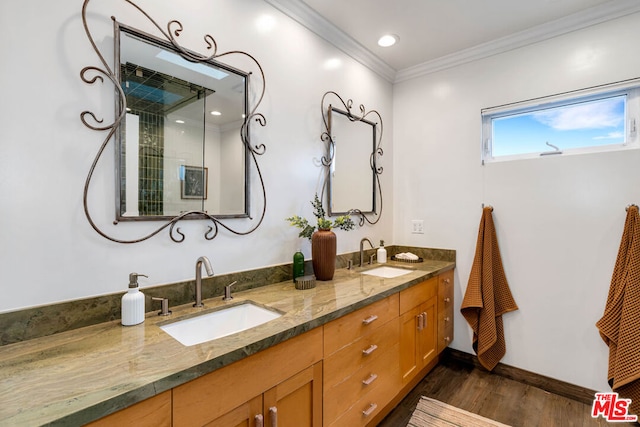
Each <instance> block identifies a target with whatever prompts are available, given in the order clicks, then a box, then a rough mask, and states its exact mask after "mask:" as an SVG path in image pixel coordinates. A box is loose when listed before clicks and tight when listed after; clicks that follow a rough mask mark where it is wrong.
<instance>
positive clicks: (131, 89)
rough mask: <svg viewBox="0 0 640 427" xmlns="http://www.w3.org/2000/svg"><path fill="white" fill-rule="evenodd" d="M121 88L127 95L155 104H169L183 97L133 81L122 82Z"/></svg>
mask: <svg viewBox="0 0 640 427" xmlns="http://www.w3.org/2000/svg"><path fill="white" fill-rule="evenodd" d="M122 89H123V90H124V93H125V95H127V96H133V97H134V98H138V99H145V100H147V101H150V102H154V103H156V104H164V105H171V104H174V103H176V102H178V101H180V100H181V99H182V98H183V97H182V96H181V95H177V94H175V93H171V92H168V91H166V90H163V89H159V88H155V87H149V86H147V85H143V84H140V83H135V82H126V83H124V84H123V88H122Z"/></svg>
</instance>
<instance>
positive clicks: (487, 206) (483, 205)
mask: <svg viewBox="0 0 640 427" xmlns="http://www.w3.org/2000/svg"><path fill="white" fill-rule="evenodd" d="M485 207H486V208H489V209H491V212H493V206H491V205H486V206H485V204H484V203H483V204H482V209H484V208H485Z"/></svg>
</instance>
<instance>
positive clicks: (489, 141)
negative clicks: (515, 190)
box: [482, 80, 640, 162]
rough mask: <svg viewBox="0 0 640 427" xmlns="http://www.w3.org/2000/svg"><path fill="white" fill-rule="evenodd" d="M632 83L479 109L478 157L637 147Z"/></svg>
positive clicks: (639, 104) (638, 105) (639, 105)
mask: <svg viewBox="0 0 640 427" xmlns="http://www.w3.org/2000/svg"><path fill="white" fill-rule="evenodd" d="M634 83H635V85H636V86H631V87H629V88H622V89H620V88H614V87H612V86H614V85H607V86H606V87H604V88H603V87H600V88H598V90H593V89H590V90H583V91H576V92H571V93H569V94H563V95H557V96H554V97H546V98H541V99H536V100H531V101H527V102H521V103H515V104H509V105H507V106H502V107H495V108H489V109H484V110H483V111H482V138H483V150H482V152H483V162H493V161H502V160H514V159H522V158H537V157H541V156H552V155H559V154H562V155H564V154H576V153H586V152H594V151H607V150H620V149H628V148H640V144H638V141H637V138H636V118H637V117H638V116H639V114H640V101H639V98H640V96H639V95H640V86H637V84H638V82H637V81H635V80H634ZM618 86H619V85H618Z"/></svg>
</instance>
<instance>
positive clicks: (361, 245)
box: [360, 237, 373, 267]
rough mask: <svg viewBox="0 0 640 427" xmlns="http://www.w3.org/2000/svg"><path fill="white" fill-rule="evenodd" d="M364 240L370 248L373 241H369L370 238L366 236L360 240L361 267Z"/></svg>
mask: <svg viewBox="0 0 640 427" xmlns="http://www.w3.org/2000/svg"><path fill="white" fill-rule="evenodd" d="M364 242H368V243H369V246H371V249H373V243H371V240H369V239H367V238H366V237H364V238H363V239H362V240H360V267H362V260H363V258H364Z"/></svg>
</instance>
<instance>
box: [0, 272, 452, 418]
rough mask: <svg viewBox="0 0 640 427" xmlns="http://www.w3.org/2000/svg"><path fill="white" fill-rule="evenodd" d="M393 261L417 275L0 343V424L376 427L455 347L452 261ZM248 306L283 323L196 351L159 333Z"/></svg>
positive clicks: (242, 296)
mask: <svg viewBox="0 0 640 427" xmlns="http://www.w3.org/2000/svg"><path fill="white" fill-rule="evenodd" d="M388 265H392V266H394V265H395V266H397V267H400V268H408V269H410V271H408V272H407V273H406V274H404V275H402V276H398V277H393V278H386V277H377V276H370V275H365V274H361V273H362V270H363V269H354V270H347V269H338V270H336V274H335V277H334V280H332V281H327V282H318V283H317V286H316V287H315V288H312V289H308V290H303V291H301V290H296V289H295V288H294V285H293V283H292V282H290V281H287V282H281V283H275V284H272V285H267V286H263V287H260V288H255V289H251V290H247V291H242V292H238V293H236V294H234V299H233V300H232V301H222V300H221V299H220V298H214V299H209V300H205V301H204V302H205V307H204V308H201V309H200V308H199V309H196V308H193V307H191V305H185V306H180V307H172V310H173V314H172V315H171V316H170V318H169V319H168V320H167V318H162V317H161V316H157V315H156V314H155V312H153V313H149V314H148V315H147V317H146V321H145V322H144V323H143V324H141V325H137V326H133V327H122V326H120V325H119V323H118V322H109V323H105V324H100V325H95V326H90V327H86V328H82V329H78V330H74V331H67V332H63V333H60V334H56V335H52V336H48V337H43V338H38V339H34V340H30V341H25V342H21V343H17V344H12V345H7V346H4V347H0V360H1V361H2V364H1V365H0V378H2V383H3V384H4V385H5V387H4V391H1V392H0V403H1V404H0V425H1V424H13V425H16V424H19V425H43V424H50V425H83V424H87V423H90V424H89V425H92V426H102V425H114V424H117V425H136V426H140V425H154V426H163V425H166V426H170V425H173V426H182V425H239V424H240V425H249V426H260V425H263V426H271V425H275V423H276V422H280V425H281V426H282V425H284V426H286V425H296V426H299V425H309V426H343V425H349V426H352V425H375V423H376V422H378V421H379V420H380V419H381V418H382V417H383V416H384V415H385V414H386V413H388V411H389V410H390V409H392V408H393V407H394V406H395V405H396V404H397V402H399V401H400V400H401V399H402V398H403V397H404V396H405V395H406V393H408V392H409V391H410V390H411V388H412V387H413V386H415V384H417V382H418V381H419V380H420V379H421V378H422V377H423V376H424V375H425V374H426V373H427V372H428V371H429V370H430V369H432V368H433V367H434V366H435V365H436V363H437V362H438V355H439V354H440V352H441V351H442V350H443V349H444V348H445V347H446V346H447V345H448V343H449V342H451V340H452V339H453V335H452V334H453V327H452V326H453V325H452V319H453V316H452V314H453V312H452V310H453V304H452V303H453V271H454V270H453V269H454V268H455V262H452V261H432V260H425V261H424V262H422V263H416V264H408V265H407V264H400V263H390V264H388ZM246 301H251V302H253V303H254V304H259V305H263V306H264V307H267V308H269V309H272V310H276V311H278V312H280V313H282V316H280V317H279V318H277V319H275V320H271V321H269V322H267V323H264V324H262V325H259V326H256V327H254V328H251V329H249V330H246V331H243V332H240V333H236V334H233V335H230V336H226V337H222V338H219V339H216V340H214V341H209V342H205V343H202V344H197V345H193V346H184V345H182V344H180V343H179V342H178V341H176V340H175V339H174V338H172V337H171V336H169V335H168V334H167V333H165V332H164V331H163V330H161V329H160V326H162V325H164V324H166V323H167V322H174V321H177V320H180V319H182V318H184V317H186V316H192V315H193V314H194V313H199V312H202V313H206V312H209V311H213V310H216V309H220V308H221V307H226V306H229V305H234V304H240V303H242V302H246ZM243 422H245V423H246V424H242V423H243Z"/></svg>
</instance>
